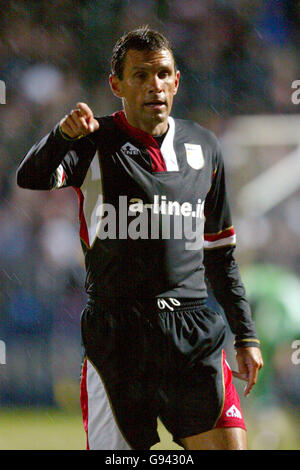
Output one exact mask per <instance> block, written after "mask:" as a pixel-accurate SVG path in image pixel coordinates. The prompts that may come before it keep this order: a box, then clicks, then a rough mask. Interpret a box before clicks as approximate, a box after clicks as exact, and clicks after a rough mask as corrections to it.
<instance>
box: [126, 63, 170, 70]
mask: <svg viewBox="0 0 300 470" xmlns="http://www.w3.org/2000/svg"><path fill="white" fill-rule="evenodd" d="M151 67H152V65H134V66H133V67H132V69H131V70H132V71H136V70H148V69H150V68H151ZM158 68H159V69H172V65H171V64H164V65H160V66H159V67H158Z"/></svg>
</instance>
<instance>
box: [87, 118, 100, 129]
mask: <svg viewBox="0 0 300 470" xmlns="http://www.w3.org/2000/svg"><path fill="white" fill-rule="evenodd" d="M97 129H99V122H98V121H97V120H96V119H94V118H92V119H90V120H89V121H88V130H89V131H90V132H94V131H96V130H97Z"/></svg>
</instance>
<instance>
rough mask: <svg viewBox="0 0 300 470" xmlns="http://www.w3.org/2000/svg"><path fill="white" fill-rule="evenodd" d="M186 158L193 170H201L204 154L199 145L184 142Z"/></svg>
mask: <svg viewBox="0 0 300 470" xmlns="http://www.w3.org/2000/svg"><path fill="white" fill-rule="evenodd" d="M184 146H185V153H186V159H187V162H188V164H189V165H190V166H191V167H192V168H194V170H201V168H203V167H204V156H203V152H202V147H201V145H196V144H184Z"/></svg>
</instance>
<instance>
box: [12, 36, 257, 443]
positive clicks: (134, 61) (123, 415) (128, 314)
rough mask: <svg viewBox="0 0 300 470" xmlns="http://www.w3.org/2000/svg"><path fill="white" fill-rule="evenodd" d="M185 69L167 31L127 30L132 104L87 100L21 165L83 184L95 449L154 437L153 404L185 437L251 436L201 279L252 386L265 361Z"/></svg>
mask: <svg viewBox="0 0 300 470" xmlns="http://www.w3.org/2000/svg"><path fill="white" fill-rule="evenodd" d="M179 78H180V73H179V71H178V70H177V68H176V64H175V60H174V55H173V51H172V49H171V46H170V44H169V42H168V40H167V39H166V38H165V37H164V36H163V35H162V34H161V33H159V32H156V31H154V30H152V29H150V28H149V27H142V28H139V29H137V30H135V31H131V32H129V33H127V34H125V35H124V36H122V37H121V38H120V39H119V40H118V42H117V43H116V44H115V46H114V49H113V54H112V71H111V75H110V77H109V82H110V87H111V90H112V92H113V93H114V95H115V96H117V97H118V98H120V99H121V100H122V104H123V106H122V107H123V109H122V110H121V111H118V112H115V113H114V114H112V115H110V116H104V117H100V118H98V117H95V116H94V114H93V111H92V109H91V107H90V106H88V105H87V104H86V103H78V104H77V105H76V107H75V109H73V110H72V111H71V112H70V113H69V114H68V115H66V116H65V117H63V118H62V119H61V120H60V122H59V123H58V124H57V125H56V126H55V127H54V129H53V130H52V131H51V132H50V133H49V134H48V135H46V136H45V137H44V138H43V139H41V140H40V141H39V142H38V143H36V144H35V145H34V146H33V147H32V148H31V149H30V150H29V152H28V153H27V155H26V156H25V158H24V159H23V161H22V162H21V164H20V166H19V168H18V171H17V182H18V184H19V185H20V186H21V187H23V188H29V189H39V190H42V189H45V190H49V189H54V188H64V187H66V186H72V187H73V188H74V189H75V191H76V192H77V194H78V197H79V216H80V238H81V244H82V249H83V252H84V255H85V264H86V291H87V293H88V296H89V299H88V302H87V305H86V307H85V308H84V310H83V312H82V317H81V331H82V340H83V345H84V348H85V352H86V356H85V360H84V363H83V368H82V380H81V404H82V411H83V420H84V426H85V429H86V432H87V448H89V449H105V450H109V449H115V450H116V449H121V450H122V449H136V450H138V449H150V448H151V447H152V446H153V445H154V444H155V443H157V442H158V440H159V437H158V433H157V417H160V419H161V421H162V422H163V423H164V425H165V426H166V428H167V429H168V430H169V431H170V433H171V434H172V435H173V439H174V441H175V442H177V443H178V444H180V445H181V446H182V447H183V448H185V449H190V450H200V449H230V450H231V449H232V450H233V449H246V448H247V440H246V427H245V422H244V418H243V414H242V411H241V407H240V402H239V397H238V394H237V392H236V389H235V387H234V385H233V383H232V374H233V372H232V371H231V369H230V368H229V366H228V364H227V362H226V359H225V351H224V338H225V332H226V325H225V322H224V320H223V319H222V317H221V315H219V314H218V313H216V312H214V311H212V310H210V309H209V308H208V307H207V305H206V299H207V284H206V279H207V282H209V283H210V285H211V288H212V289H213V292H214V295H215V297H216V299H217V300H218V302H219V303H220V305H221V306H222V307H223V309H224V312H225V314H226V317H227V319H228V322H229V325H230V328H231V330H232V332H233V333H234V335H235V348H236V351H237V363H238V368H239V371H238V372H235V373H234V374H235V375H236V376H238V377H239V378H241V379H243V380H245V381H246V382H247V384H246V388H245V394H246V395H248V393H249V392H250V390H251V389H252V387H253V385H254V384H255V383H256V380H257V375H258V371H259V369H260V368H261V367H262V365H263V361H262V357H261V353H260V347H259V340H258V338H257V333H256V329H255V325H254V323H253V320H252V318H251V312H250V308H249V304H248V302H247V300H246V296H245V290H244V287H243V283H242V280H241V278H240V274H239V268H238V265H237V262H236V260H235V258H234V248H235V232H234V228H233V225H232V221H231V215H230V209H229V206H228V202H227V197H226V190H225V176H224V165H223V160H222V155H221V150H220V146H219V143H218V141H217V139H216V137H215V136H214V134H213V133H212V132H210V131H209V130H207V129H205V128H203V127H201V126H200V125H199V124H197V123H194V122H191V121H188V120H181V119H174V118H173V117H171V116H170V113H171V109H172V103H173V98H174V96H175V95H176V93H177V90H178V86H179ZM195 92H196V90H195ZM205 276H206V277H205Z"/></svg>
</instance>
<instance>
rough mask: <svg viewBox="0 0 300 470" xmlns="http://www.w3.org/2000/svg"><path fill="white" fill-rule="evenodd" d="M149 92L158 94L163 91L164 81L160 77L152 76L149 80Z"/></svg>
mask: <svg viewBox="0 0 300 470" xmlns="http://www.w3.org/2000/svg"><path fill="white" fill-rule="evenodd" d="M148 86H149V91H150V92H152V93H158V92H160V91H162V81H161V79H160V78H159V76H158V75H152V76H151V78H150V80H149V84H148Z"/></svg>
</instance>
